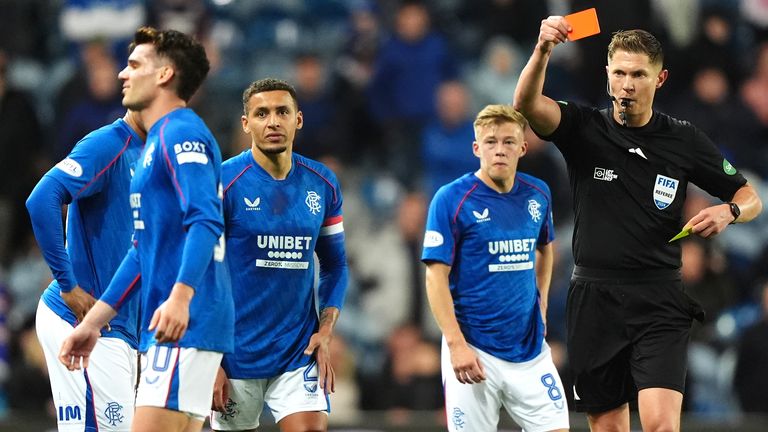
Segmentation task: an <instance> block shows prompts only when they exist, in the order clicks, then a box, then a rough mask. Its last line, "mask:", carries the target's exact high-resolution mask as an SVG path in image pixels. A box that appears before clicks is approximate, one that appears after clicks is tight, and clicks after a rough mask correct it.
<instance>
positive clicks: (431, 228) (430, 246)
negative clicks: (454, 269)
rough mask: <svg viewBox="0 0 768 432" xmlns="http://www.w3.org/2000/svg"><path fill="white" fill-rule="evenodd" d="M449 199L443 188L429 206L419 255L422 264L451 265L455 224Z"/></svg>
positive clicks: (449, 195) (448, 194) (454, 243)
mask: <svg viewBox="0 0 768 432" xmlns="http://www.w3.org/2000/svg"><path fill="white" fill-rule="evenodd" d="M450 198H451V194H450V192H449V190H448V188H446V187H443V188H441V189H440V190H438V191H437V193H436V194H435V196H434V198H432V202H431V203H430V205H429V212H428V213H427V224H426V232H425V233H424V245H423V249H422V254H421V260H422V261H424V262H429V261H439V262H442V263H444V264H447V265H449V266H450V265H453V259H454V251H455V245H456V239H455V238H454V229H455V227H456V222H455V221H454V220H453V217H454V215H453V214H452V211H451V210H452V207H453V206H452V205H451V199H450Z"/></svg>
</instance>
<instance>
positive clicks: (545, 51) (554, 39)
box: [514, 16, 570, 136]
mask: <svg viewBox="0 0 768 432" xmlns="http://www.w3.org/2000/svg"><path fill="white" fill-rule="evenodd" d="M569 30H570V26H569V25H568V23H567V22H566V21H565V19H564V18H563V17H560V16H551V17H549V18H547V19H545V20H542V21H541V28H540V30H539V39H538V42H537V43H536V47H535V48H534V49H533V54H532V55H531V58H530V59H529V60H528V63H527V64H526V65H525V67H524V68H523V70H522V72H521V73H520V79H519V80H518V82H517V87H516V89H515V99H514V107H515V109H516V110H518V111H520V112H521V113H522V114H523V115H524V116H525V118H526V119H528V121H529V122H530V124H531V127H532V128H533V130H535V131H536V132H537V133H539V134H540V135H542V136H548V135H551V134H552V132H554V131H555V129H557V126H558V125H559V124H560V107H559V106H558V105H557V102H555V101H554V100H552V99H551V98H549V97H547V96H544V94H543V91H544V78H545V75H546V71H547V65H548V63H549V58H550V57H551V56H552V49H553V48H554V47H555V45H557V44H559V43H563V42H565V41H566V39H567V37H568V31H569Z"/></svg>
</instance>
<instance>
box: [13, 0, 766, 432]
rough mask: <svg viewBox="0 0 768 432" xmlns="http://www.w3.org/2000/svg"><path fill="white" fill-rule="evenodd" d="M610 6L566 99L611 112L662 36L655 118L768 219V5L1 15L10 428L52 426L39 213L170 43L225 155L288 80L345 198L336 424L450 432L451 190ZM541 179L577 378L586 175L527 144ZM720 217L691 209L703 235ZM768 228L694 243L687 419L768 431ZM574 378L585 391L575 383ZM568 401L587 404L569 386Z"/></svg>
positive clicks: (106, 1)
mask: <svg viewBox="0 0 768 432" xmlns="http://www.w3.org/2000/svg"><path fill="white" fill-rule="evenodd" d="M587 7H596V8H597V11H598V16H599V19H600V24H601V28H602V32H601V33H600V34H599V35H597V36H595V37H592V38H588V39H584V40H582V41H578V42H575V43H568V44H566V45H565V46H564V47H563V49H558V50H556V51H555V53H554V57H553V59H552V62H551V65H550V68H549V73H548V76H547V82H546V84H545V93H546V94H548V95H549V96H552V97H553V98H555V99H568V100H575V101H581V102H584V103H588V104H592V105H596V106H607V105H608V104H609V99H608V96H607V95H606V91H605V69H604V66H605V64H606V58H605V55H606V54H605V52H606V51H605V48H606V46H607V43H608V40H609V38H610V35H611V33H612V32H613V31H616V30H622V29H623V30H626V29H630V28H643V29H646V30H649V31H651V32H652V33H654V34H655V35H656V36H657V37H658V38H659V39H660V40H661V41H662V44H663V46H664V50H665V67H666V68H668V69H669V70H670V78H669V80H668V82H667V83H666V84H665V86H664V87H663V88H662V89H661V90H660V91H659V92H658V94H657V101H656V108H657V109H658V110H660V111H663V112H666V113H668V114H670V115H672V116H674V117H677V118H680V119H684V120H689V121H691V122H692V123H693V124H694V125H696V126H698V127H699V128H700V129H702V130H703V131H704V132H705V133H706V134H707V135H708V136H709V137H710V138H711V139H712V140H713V141H714V142H715V143H716V144H717V145H718V146H719V147H720V149H721V150H722V151H723V153H724V154H725V155H726V157H727V158H728V160H729V161H730V162H731V163H732V164H733V165H734V166H736V167H738V168H739V169H740V170H742V171H743V172H744V173H745V175H746V176H747V177H748V179H749V181H750V182H752V184H754V185H755V186H756V188H757V190H758V191H759V192H760V193H761V196H762V199H763V201H764V202H766V201H768V183H767V182H768V2H766V1H762V0H633V1H628V2H617V1H615V0H614V1H610V0H593V1H584V0H548V1H544V0H473V1H470V0H422V1H414V0H403V1H398V0H280V1H274V0H151V1H150V0H0V416H2V415H3V413H7V412H8V410H31V411H40V412H44V411H46V410H50V409H51V408H50V407H51V406H52V405H51V404H50V388H49V387H48V383H47V378H46V373H45V362H44V360H43V358H42V353H41V352H40V349H39V346H37V340H36V338H35V335H34V311H35V308H36V305H37V301H38V298H39V295H40V293H41V292H42V290H43V289H44V288H45V287H46V286H47V284H48V283H49V281H50V277H51V276H50V272H49V270H48V268H47V266H46V265H45V263H44V261H43V260H42V257H41V256H40V253H39V251H38V249H37V246H36V243H35V240H34V238H33V237H32V233H31V228H30V223H29V219H28V216H27V213H26V208H25V206H24V202H25V200H26V197H27V196H28V194H29V192H30V191H31V189H32V187H33V186H34V185H35V183H36V182H37V180H38V179H39V178H40V177H41V176H42V175H43V174H44V173H45V172H46V171H47V170H48V169H49V168H50V167H51V166H52V165H53V164H55V163H56V162H57V161H58V160H60V159H61V158H63V157H64V156H65V155H66V154H67V153H68V152H69V151H70V150H71V148H72V146H73V145H74V144H75V143H76V142H77V141H78V139H79V138H81V137H82V136H84V135H85V134H86V133H88V132H90V131H91V130H93V129H96V128H98V127H100V126H102V125H105V124H107V123H110V122H111V121H113V120H114V119H115V118H117V117H118V116H121V115H122V113H123V108H122V106H121V103H120V99H121V93H120V84H119V82H118V80H117V78H116V77H117V72H118V71H119V70H120V69H122V67H123V65H124V64H125V60H126V57H127V51H126V41H127V40H129V39H130V38H131V37H132V36H133V32H134V31H135V30H136V28H137V27H139V26H141V25H143V24H150V25H153V26H155V27H159V28H174V29H177V30H180V31H183V32H186V33H191V34H194V35H196V37H197V38H198V39H200V40H201V41H202V42H204V45H205V47H206V49H207V51H208V56H209V59H210V60H211V64H212V70H211V73H210V75H209V78H208V80H207V81H206V83H205V84H204V86H203V88H202V89H201V90H200V91H198V93H197V94H196V95H195V97H194V98H193V100H192V106H193V108H194V109H195V110H196V111H197V112H198V113H199V114H200V115H201V116H202V117H203V118H204V119H205V120H206V122H207V123H208V125H209V127H210V128H211V130H212V131H213V132H214V134H215V136H216V138H217V140H218V141H219V144H220V146H221V148H222V151H223V152H224V153H225V154H224V156H225V158H226V157H229V156H232V155H235V154H238V153H239V152H241V151H243V150H244V149H246V148H248V146H249V145H250V143H249V141H248V136H247V135H245V134H244V133H242V130H241V127H240V115H241V113H242V102H241V94H242V91H243V90H244V89H245V88H246V87H247V85H248V84H249V83H250V82H251V81H253V80H255V79H258V78H263V77H266V76H275V77H279V78H283V79H286V80H288V81H289V82H291V83H292V84H293V85H294V86H295V87H296V89H297V92H298V98H299V105H300V109H301V110H302V111H303V113H304V127H303V129H302V130H301V131H300V132H299V134H298V136H297V140H296V148H295V150H296V151H297V152H298V153H301V154H304V155H306V156H308V157H311V158H315V159H319V160H321V161H323V162H325V163H326V164H328V165H329V166H330V167H331V168H332V169H333V170H334V171H335V172H336V173H337V174H338V177H339V179H340V181H341V182H342V188H343V192H344V199H345V201H344V213H345V229H346V235H347V254H348V257H349V265H350V270H351V284H350V287H349V290H348V296H347V302H346V305H345V308H344V310H343V311H342V314H341V318H340V321H339V324H338V334H339V336H338V337H337V338H336V341H335V346H334V350H335V352H334V355H333V361H334V362H335V365H334V367H335V370H336V374H337V379H338V380H340V381H341V384H340V385H337V393H336V395H335V396H334V400H333V410H334V414H333V416H331V421H336V422H354V421H356V420H359V419H360V415H361V411H364V410H378V411H385V412H387V415H388V416H389V418H390V419H391V421H392V422H395V423H398V422H399V423H407V422H409V421H411V420H412V419H411V418H410V416H412V415H413V414H412V413H413V412H414V410H418V411H420V412H421V411H432V412H434V415H435V422H441V421H444V420H441V419H442V418H443V414H442V411H441V410H442V389H441V380H440V361H439V345H438V342H439V337H440V334H439V330H438V329H437V328H436V325H435V323H434V321H433V320H432V318H431V316H430V314H429V310H428V306H427V304H426V298H425V294H424V287H423V279H424V278H423V269H422V264H421V263H420V261H419V257H420V254H421V241H422V236H423V223H424V217H425V214H426V209H427V206H428V205H429V201H430V199H431V196H432V195H433V193H434V192H435V191H436V190H437V188H438V187H440V186H441V185H442V184H445V183H447V182H449V181H451V180H453V179H454V178H456V177H458V176H460V175H462V174H464V173H466V172H469V171H474V170H476V169H477V167H478V161H477V160H476V158H475V157H474V156H473V154H472V151H471V143H472V141H473V138H474V134H473V129H472V121H473V118H474V114H475V113H476V112H477V111H478V110H479V109H480V108H482V107H483V106H485V105H486V104H489V103H511V102H512V97H513V94H514V90H515V86H516V83H517V79H518V76H519V73H520V70H521V69H522V66H523V65H524V63H525V61H526V59H527V56H528V55H529V54H530V52H531V50H532V47H533V45H534V44H535V42H536V38H537V35H538V29H539V24H540V21H541V20H542V19H543V18H545V17H546V16H548V15H564V14H567V13H570V12H573V11H578V10H581V9H585V8H587ZM528 141H529V150H528V154H527V155H526V156H525V157H524V158H523V159H522V161H521V166H520V170H522V171H524V172H528V173H530V174H532V175H535V176H537V177H540V178H542V179H544V180H545V181H547V183H548V184H549V185H550V188H551V189H552V194H553V201H554V209H555V212H554V215H555V222H556V236H557V239H558V240H557V260H556V263H555V275H554V280H553V285H552V288H551V293H550V307H549V319H548V326H549V328H548V340H549V343H550V345H551V346H552V347H553V354H554V356H555V360H556V362H559V365H560V366H562V367H563V368H564V369H563V372H565V370H566V369H565V366H566V364H565V363H566V356H565V347H564V346H563V342H562V341H563V340H564V339H565V323H564V309H565V299H566V295H567V287H568V279H569V277H570V273H571V270H572V258H571V255H570V238H571V235H570V232H571V226H572V209H571V204H570V192H569V186H568V176H567V173H566V172H565V167H564V163H563V161H562V159H561V157H560V155H559V154H557V151H556V149H555V148H554V146H552V145H550V144H549V143H546V142H543V141H541V140H540V139H538V138H537V137H536V136H535V135H533V134H529V135H528ZM711 201H712V198H711V197H709V196H708V195H705V194H703V193H702V192H700V191H698V190H696V189H692V190H690V191H688V201H687V208H688V210H687V211H688V216H686V218H687V217H690V216H692V215H693V214H695V212H697V211H698V210H699V209H701V208H703V207H705V206H707V205H708V203H709V202H711ZM766 240H768V218H766V217H762V218H760V219H758V220H756V221H754V222H753V223H750V224H746V225H743V226H732V227H730V228H728V230H727V231H726V232H725V233H724V234H722V235H720V236H719V237H718V238H716V239H714V240H712V241H700V240H698V239H690V240H685V242H684V246H683V277H684V281H685V284H686V287H687V290H688V291H689V292H690V294H691V296H692V297H694V298H696V299H697V300H698V301H699V302H701V303H702V305H704V307H705V309H706V310H707V318H706V320H705V322H704V323H703V324H701V325H699V324H696V329H695V332H694V336H693V341H692V344H691V349H690V353H689V354H690V355H689V363H690V364H689V383H688V387H689V391H688V394H687V397H686V401H685V409H686V410H687V411H689V412H691V413H696V414H697V415H701V416H703V417H706V416H712V417H713V418H715V417H722V416H724V415H725V416H729V415H730V416H737V415H739V413H741V412H762V413H768V398H766V397H764V395H763V394H762V393H761V392H762V391H763V389H765V388H768V369H766V368H765V365H766V364H768V247H767V245H768V241H766ZM563 377H564V378H565V379H566V380H567V373H564V374H563ZM566 387H568V385H566Z"/></svg>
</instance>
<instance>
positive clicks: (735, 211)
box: [728, 203, 741, 219]
mask: <svg viewBox="0 0 768 432" xmlns="http://www.w3.org/2000/svg"><path fill="white" fill-rule="evenodd" d="M728 205H729V206H730V207H731V214H732V215H733V217H734V218H735V219H738V218H739V216H740V215H741V209H740V208H739V206H738V205H736V203H728Z"/></svg>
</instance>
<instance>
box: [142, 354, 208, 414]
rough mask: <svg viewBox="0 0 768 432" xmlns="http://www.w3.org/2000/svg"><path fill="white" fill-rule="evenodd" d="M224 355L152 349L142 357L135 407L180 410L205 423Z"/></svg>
mask: <svg viewBox="0 0 768 432" xmlns="http://www.w3.org/2000/svg"><path fill="white" fill-rule="evenodd" d="M221 357H222V354H221V353H219V352H214V351H199V350H197V349H195V348H179V347H169V346H157V345H153V346H151V347H150V348H149V349H148V350H147V352H146V353H143V354H141V380H140V381H139V389H138V394H137V395H136V406H153V407H160V408H166V409H169V410H173V411H179V412H183V413H186V414H188V415H190V416H191V417H193V418H196V419H198V420H205V417H206V416H207V415H208V413H209V412H210V410H211V401H212V400H213V382H214V380H215V379H216V371H217V370H218V368H219V363H221Z"/></svg>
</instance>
